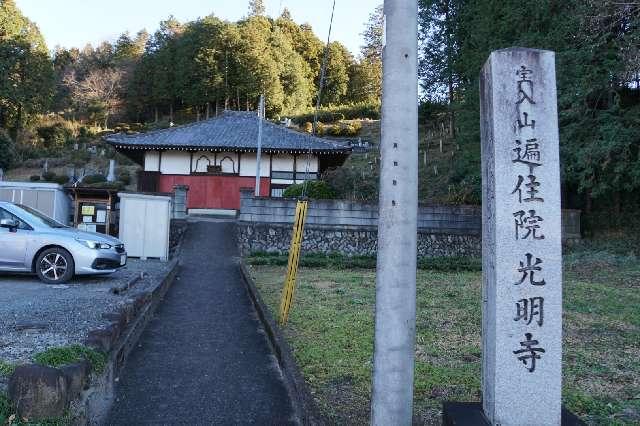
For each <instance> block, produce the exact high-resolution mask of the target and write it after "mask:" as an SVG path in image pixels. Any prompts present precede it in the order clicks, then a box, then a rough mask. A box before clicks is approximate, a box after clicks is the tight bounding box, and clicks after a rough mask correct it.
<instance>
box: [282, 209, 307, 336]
mask: <svg viewBox="0 0 640 426" xmlns="http://www.w3.org/2000/svg"><path fill="white" fill-rule="evenodd" d="M307 207H308V204H307V201H298V204H297V205H296V217H295V220H294V222H293V233H292V235H291V247H290V248H289V263H288V264H287V277H286V278H285V280H284V288H283V289H282V300H281V301H280V325H285V324H286V323H287V320H288V319H289V310H290V309H291V304H292V303H293V293H294V291H295V289H296V277H297V275H298V264H299V262H300V246H301V245H302V234H303V230H304V221H305V219H306V218H307Z"/></svg>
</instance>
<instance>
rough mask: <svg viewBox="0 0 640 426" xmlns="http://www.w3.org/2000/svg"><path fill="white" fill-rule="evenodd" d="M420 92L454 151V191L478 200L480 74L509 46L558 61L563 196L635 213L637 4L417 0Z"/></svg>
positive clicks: (639, 99) (639, 168) (639, 182)
mask: <svg viewBox="0 0 640 426" xmlns="http://www.w3.org/2000/svg"><path fill="white" fill-rule="evenodd" d="M420 25H421V40H420V42H421V49H422V55H421V56H422V57H421V68H420V74H421V84H422V86H423V89H424V96H425V99H424V103H423V111H424V113H425V120H426V122H427V123H432V124H434V125H437V126H440V125H442V124H444V129H445V133H446V135H447V136H448V137H449V138H450V141H451V143H452V144H453V146H454V147H455V151H454V157H453V161H452V167H453V170H451V180H450V182H449V183H450V185H453V186H454V187H459V188H466V189H467V190H469V189H473V191H469V194H470V199H476V200H477V199H478V195H479V188H480V175H479V173H480V144H479V141H480V118H479V101H478V99H479V98H478V97H479V92H478V86H479V85H478V75H479V70H480V68H481V67H482V65H483V63H484V61H485V60H486V59H487V57H488V55H489V53H490V52H491V51H492V50H495V49H501V48H506V47H510V46H522V47H529V48H541V49H550V50H554V51H555V52H556V67H557V84H558V107H559V115H560V117H559V118H560V146H561V159H562V162H561V164H562V180H563V196H564V201H565V205H566V206H570V207H581V208H584V209H585V210H587V211H589V210H591V207H592V202H594V201H595V202H596V203H597V204H599V205H600V206H610V205H611V206H614V207H615V208H616V209H617V210H618V211H619V210H620V209H621V208H624V206H625V205H636V206H637V200H638V199H639V198H640V197H638V196H637V191H638V190H639V189H640V152H639V148H640V51H639V48H640V2H639V1H637V0H634V1H625V2H619V1H614V0H562V1H559V0H540V1H535V2H526V3H523V2H521V1H516V0H420Z"/></svg>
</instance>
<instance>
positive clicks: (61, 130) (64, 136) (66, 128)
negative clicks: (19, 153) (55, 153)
mask: <svg viewBox="0 0 640 426" xmlns="http://www.w3.org/2000/svg"><path fill="white" fill-rule="evenodd" d="M36 131H37V133H38V137H39V138H40V139H42V143H43V145H44V146H45V147H46V148H53V147H61V146H64V145H66V144H67V142H68V141H70V140H71V138H72V137H73V133H74V132H73V127H72V126H70V125H68V124H66V123H65V122H58V123H54V124H50V125H46V126H40V127H38V128H37V130H36Z"/></svg>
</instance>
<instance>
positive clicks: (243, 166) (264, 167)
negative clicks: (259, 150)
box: [240, 152, 271, 177]
mask: <svg viewBox="0 0 640 426" xmlns="http://www.w3.org/2000/svg"><path fill="white" fill-rule="evenodd" d="M270 165H271V161H270V159H269V154H264V153H263V154H262V157H261V158H260V176H262V177H269V175H270V174H271V169H270ZM255 175H256V154H255V153H251V152H248V153H246V154H242V157H241V158H240V176H255Z"/></svg>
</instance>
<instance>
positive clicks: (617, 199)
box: [613, 191, 622, 217]
mask: <svg viewBox="0 0 640 426" xmlns="http://www.w3.org/2000/svg"><path fill="white" fill-rule="evenodd" d="M621 204H622V203H621V202H620V191H614V193H613V211H614V213H615V214H616V216H617V217H619V216H620V210H622V208H621Z"/></svg>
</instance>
